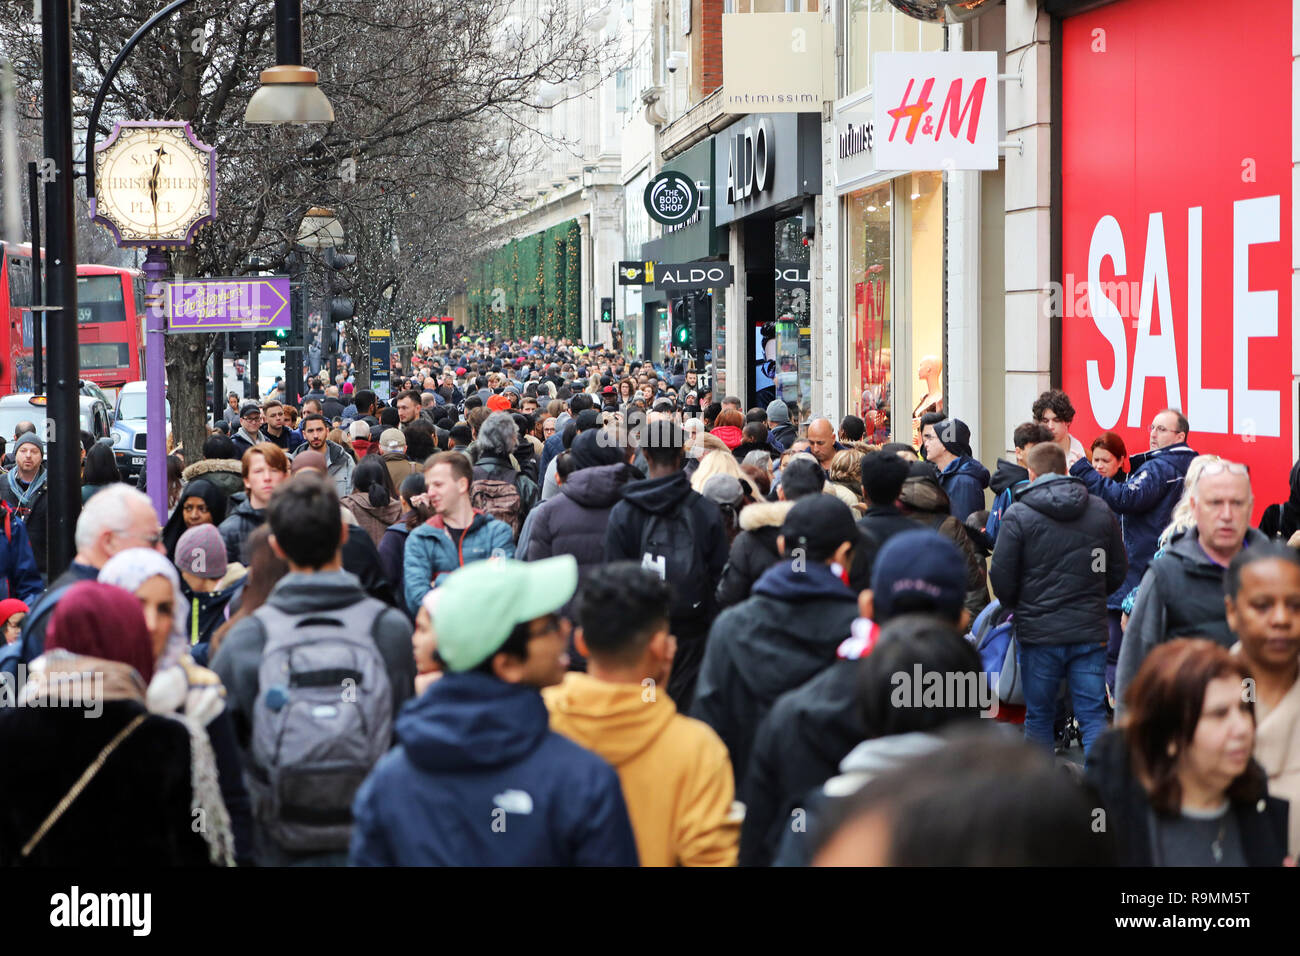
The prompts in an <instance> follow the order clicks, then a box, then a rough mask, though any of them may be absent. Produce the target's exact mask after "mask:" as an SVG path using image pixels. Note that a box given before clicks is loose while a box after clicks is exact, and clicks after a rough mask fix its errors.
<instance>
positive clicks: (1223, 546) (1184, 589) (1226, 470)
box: [1115, 459, 1268, 717]
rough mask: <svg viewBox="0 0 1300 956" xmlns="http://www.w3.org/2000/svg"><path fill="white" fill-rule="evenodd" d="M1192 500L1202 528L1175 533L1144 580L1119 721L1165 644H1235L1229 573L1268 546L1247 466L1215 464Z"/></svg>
mask: <svg viewBox="0 0 1300 956" xmlns="http://www.w3.org/2000/svg"><path fill="white" fill-rule="evenodd" d="M1189 474H1191V471H1190V469H1189ZM1132 480H1136V476H1135V477H1134V479H1132ZM1132 480H1131V481H1130V482H1129V483H1130V484H1131V483H1132ZM1185 494H1186V495H1187V501H1188V505H1189V509H1190V513H1191V516H1192V517H1193V518H1194V519H1195V525H1194V526H1193V527H1191V528H1189V529H1188V530H1186V531H1184V532H1182V533H1181V534H1177V535H1175V536H1174V537H1173V538H1172V540H1171V541H1170V542H1169V545H1168V547H1167V548H1166V549H1165V552H1164V554H1162V555H1161V556H1160V557H1159V558H1158V559H1156V560H1154V561H1152V562H1151V565H1150V566H1149V567H1148V568H1147V573H1146V574H1144V575H1143V576H1142V583H1141V586H1140V588H1139V590H1138V595H1137V599H1136V600H1135V601H1134V603H1133V613H1132V615H1131V616H1130V617H1129V622H1128V628H1127V630H1125V632H1124V641H1123V645H1122V646H1121V648H1120V652H1119V666H1118V669H1117V671H1116V673H1115V685H1116V688H1115V689H1116V694H1115V696H1116V703H1117V706H1116V711H1115V713H1116V716H1117V717H1119V716H1123V707H1124V701H1125V690H1126V689H1127V687H1128V685H1129V684H1130V683H1131V682H1132V681H1133V679H1134V678H1135V677H1136V675H1137V672H1138V668H1140V667H1141V666H1142V661H1143V659H1144V658H1145V657H1146V656H1147V655H1148V654H1150V653H1151V650H1152V649H1153V648H1154V647H1155V646H1156V645H1157V644H1161V643H1163V642H1165V641H1168V640H1170V639H1171V638H1175V637H1205V638H1209V639H1210V640H1213V641H1214V642H1215V643H1217V644H1219V645H1221V646H1222V647H1231V646H1232V645H1233V643H1234V639H1233V636H1232V632H1231V631H1230V630H1229V628H1228V621H1227V617H1226V615H1225V611H1224V599H1223V593H1224V588H1223V576H1224V571H1225V570H1226V568H1227V566H1228V564H1229V562H1231V561H1232V559H1233V558H1234V557H1235V556H1236V554H1237V552H1239V551H1240V550H1241V549H1242V548H1243V547H1250V546H1253V545H1255V544H1259V543H1261V542H1265V541H1267V540H1268V539H1267V538H1266V537H1264V535H1263V533H1262V532H1260V531H1257V530H1255V529H1254V528H1252V527H1250V512H1251V508H1252V506H1253V504H1254V500H1255V499H1254V495H1253V494H1252V493H1251V490H1250V472H1249V471H1248V469H1247V468H1246V466H1245V465H1241V464H1237V463H1236V462H1230V461H1224V460H1222V459H1219V460H1212V461H1209V462H1208V463H1206V464H1205V465H1204V466H1203V467H1202V468H1201V469H1200V471H1199V473H1198V474H1197V475H1196V476H1195V479H1194V481H1192V482H1191V483H1189V484H1188V486H1187V489H1186V492H1185Z"/></svg>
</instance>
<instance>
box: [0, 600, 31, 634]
mask: <svg viewBox="0 0 1300 956" xmlns="http://www.w3.org/2000/svg"><path fill="white" fill-rule="evenodd" d="M29 610H30V608H28V607H27V605H26V604H24V603H23V602H22V601H20V600H18V598H5V599H4V600H3V601H0V627H4V625H5V623H6V622H7V621H8V620H9V619H10V618H11V617H13V616H14V615H15V614H26V613H27V612H28V611H29Z"/></svg>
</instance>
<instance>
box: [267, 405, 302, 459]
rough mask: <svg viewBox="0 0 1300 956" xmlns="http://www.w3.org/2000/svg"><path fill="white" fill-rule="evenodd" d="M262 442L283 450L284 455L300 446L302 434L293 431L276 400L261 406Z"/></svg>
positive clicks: (283, 408) (281, 406)
mask: <svg viewBox="0 0 1300 956" xmlns="http://www.w3.org/2000/svg"><path fill="white" fill-rule="evenodd" d="M262 415H263V417H264V418H265V422H264V423H263V425H262V428H261V432H262V440H263V441H269V442H270V443H271V444H273V445H276V446H278V447H279V448H281V449H283V450H284V451H285V452H286V453H287V452H289V451H291V450H292V449H294V448H297V447H298V446H299V445H301V444H302V434H301V433H300V432H298V431H295V430H294V429H293V428H292V427H291V426H290V425H289V422H288V415H287V412H286V409H285V406H284V405H283V404H282V403H281V402H279V401H277V400H276V399H269V400H267V401H266V402H264V403H263V404H262Z"/></svg>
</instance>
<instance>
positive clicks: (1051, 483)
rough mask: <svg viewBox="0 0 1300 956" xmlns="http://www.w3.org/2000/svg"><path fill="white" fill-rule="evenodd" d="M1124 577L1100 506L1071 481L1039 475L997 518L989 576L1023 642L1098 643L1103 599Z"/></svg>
mask: <svg viewBox="0 0 1300 956" xmlns="http://www.w3.org/2000/svg"><path fill="white" fill-rule="evenodd" d="M1099 559H1100V567H1099V566H1098V565H1099ZM1127 572H1128V558H1127V556H1126V555H1125V553H1124V538H1123V536H1122V535H1121V534H1120V531H1119V522H1117V521H1116V520H1115V516H1114V515H1113V514H1112V513H1111V510H1110V509H1109V508H1108V507H1106V503H1105V502H1104V501H1102V500H1101V499H1100V498H1098V497H1097V496H1096V495H1092V494H1089V493H1088V486H1087V485H1085V484H1084V483H1083V482H1082V481H1080V480H1079V479H1077V478H1070V477H1068V476H1066V475H1043V476H1042V477H1041V478H1039V479H1038V480H1037V481H1035V482H1032V483H1031V484H1029V485H1027V486H1026V487H1025V488H1024V490H1022V491H1021V492H1020V495H1019V498H1018V499H1017V501H1016V502H1015V504H1013V505H1012V506H1011V507H1010V508H1008V509H1007V512H1006V514H1005V515H1003V517H1002V530H1001V531H1000V532H999V533H998V541H997V546H996V547H995V548H994V549H993V562H992V564H991V565H990V567H989V578H990V579H991V581H992V582H993V594H994V596H996V597H997V599H998V600H999V601H1001V602H1002V606H1003V607H1006V608H1010V609H1012V610H1014V611H1015V614H1016V638H1017V640H1019V641H1020V642H1021V644H1023V645H1025V646H1036V645H1040V644H1088V643H1094V644H1099V643H1104V642H1105V641H1106V638H1107V634H1108V633H1109V631H1108V627H1109V625H1108V623H1107V618H1106V596H1107V595H1108V594H1110V593H1111V592H1112V591H1114V590H1115V588H1116V587H1118V586H1119V584H1120V583H1121V582H1122V581H1123V580H1124V575H1125V574H1126V573H1127Z"/></svg>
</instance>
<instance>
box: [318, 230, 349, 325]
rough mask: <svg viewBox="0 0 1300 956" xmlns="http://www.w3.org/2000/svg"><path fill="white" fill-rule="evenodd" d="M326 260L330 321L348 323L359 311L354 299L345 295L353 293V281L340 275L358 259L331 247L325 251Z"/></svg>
mask: <svg viewBox="0 0 1300 956" xmlns="http://www.w3.org/2000/svg"><path fill="white" fill-rule="evenodd" d="M324 258H325V269H326V272H327V274H328V276H329V294H330V300H329V319H330V321H331V322H335V323H338V322H346V321H347V320H348V319H350V318H352V317H353V316H354V315H356V311H357V310H356V306H355V304H354V303H353V301H352V299H351V298H349V297H347V296H345V295H343V293H345V292H348V291H351V289H352V280H351V279H349V278H348V277H347V276H345V275H341V274H340V273H342V272H343V270H345V269H349V268H351V267H352V266H353V265H354V264H355V263H356V261H357V257H356V256H349V255H344V254H343V253H341V252H336V251H335V250H334V248H333V247H332V246H331V247H327V248H326V249H325V256H324Z"/></svg>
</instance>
